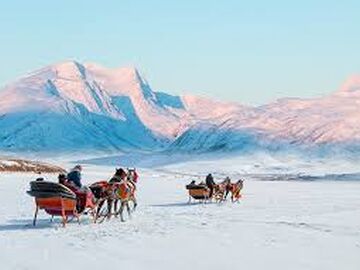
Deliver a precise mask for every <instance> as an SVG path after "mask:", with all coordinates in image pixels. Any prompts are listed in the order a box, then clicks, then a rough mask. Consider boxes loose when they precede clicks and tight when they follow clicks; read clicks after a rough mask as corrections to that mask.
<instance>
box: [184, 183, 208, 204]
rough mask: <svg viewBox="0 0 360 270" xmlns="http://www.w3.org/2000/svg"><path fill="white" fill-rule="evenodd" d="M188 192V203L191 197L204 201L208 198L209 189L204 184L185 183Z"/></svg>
mask: <svg viewBox="0 0 360 270" xmlns="http://www.w3.org/2000/svg"><path fill="white" fill-rule="evenodd" d="M186 189H187V190H188V192H189V203H190V202H191V199H194V200H198V201H204V202H206V201H207V200H209V198H210V189H209V188H208V187H207V186H204V185H187V186H186Z"/></svg>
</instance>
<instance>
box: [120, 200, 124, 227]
mask: <svg viewBox="0 0 360 270" xmlns="http://www.w3.org/2000/svg"><path fill="white" fill-rule="evenodd" d="M124 204H125V202H121V205H120V219H121V221H122V222H124V221H125V219H124V215H123V212H124Z"/></svg>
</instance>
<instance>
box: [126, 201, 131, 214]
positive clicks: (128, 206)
mask: <svg viewBox="0 0 360 270" xmlns="http://www.w3.org/2000/svg"><path fill="white" fill-rule="evenodd" d="M126 210H127V213H128V216H129V218H131V211H130V204H129V201H126Z"/></svg>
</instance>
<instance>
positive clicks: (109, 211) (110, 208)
mask: <svg viewBox="0 0 360 270" xmlns="http://www.w3.org/2000/svg"><path fill="white" fill-rule="evenodd" d="M112 204H113V200H112V199H109V200H108V201H107V207H108V213H107V218H108V219H110V218H111V210H112Z"/></svg>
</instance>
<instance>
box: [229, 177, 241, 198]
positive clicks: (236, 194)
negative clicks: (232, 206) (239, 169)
mask: <svg viewBox="0 0 360 270" xmlns="http://www.w3.org/2000/svg"><path fill="white" fill-rule="evenodd" d="M243 187H244V181H243V180H241V179H240V180H238V181H237V182H236V183H231V184H230V185H229V190H230V192H231V201H232V202H238V201H239V199H240V198H241V193H240V192H241V190H242V188H243Z"/></svg>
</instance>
